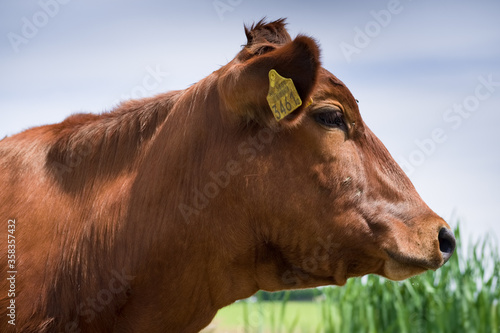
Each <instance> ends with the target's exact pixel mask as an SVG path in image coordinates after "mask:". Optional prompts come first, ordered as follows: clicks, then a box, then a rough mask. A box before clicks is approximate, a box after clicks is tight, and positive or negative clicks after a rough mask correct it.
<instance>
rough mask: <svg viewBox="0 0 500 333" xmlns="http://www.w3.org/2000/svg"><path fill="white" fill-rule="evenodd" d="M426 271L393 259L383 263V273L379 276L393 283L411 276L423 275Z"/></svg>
mask: <svg viewBox="0 0 500 333" xmlns="http://www.w3.org/2000/svg"><path fill="white" fill-rule="evenodd" d="M427 270H428V268H423V267H421V266H413V265H408V264H402V263H400V262H398V261H396V260H394V259H388V260H387V261H386V262H385V263H384V267H383V272H381V274H380V275H382V276H384V277H386V278H388V279H390V280H393V281H401V280H404V279H408V278H410V277H412V276H415V275H418V274H421V273H424V272H425V271H427Z"/></svg>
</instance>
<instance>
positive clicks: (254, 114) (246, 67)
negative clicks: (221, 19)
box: [218, 35, 321, 128]
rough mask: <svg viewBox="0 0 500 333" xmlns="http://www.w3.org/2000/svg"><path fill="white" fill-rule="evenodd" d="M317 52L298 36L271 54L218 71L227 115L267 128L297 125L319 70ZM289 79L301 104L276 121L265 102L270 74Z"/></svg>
mask: <svg viewBox="0 0 500 333" xmlns="http://www.w3.org/2000/svg"><path fill="white" fill-rule="evenodd" d="M319 57H320V51H319V47H318V45H317V43H316V42H315V41H314V39H312V38H310V37H307V36H302V35H299V36H297V37H296V38H295V39H294V40H293V41H291V42H289V43H286V44H285V45H283V46H280V47H278V48H276V49H274V50H272V51H270V52H267V53H265V54H262V55H259V56H255V57H252V58H250V59H248V60H247V61H244V62H231V63H229V64H228V65H227V68H223V69H222V70H221V76H220V79H219V84H218V90H219V94H220V97H221V102H222V105H223V106H224V107H225V109H226V111H227V112H229V113H230V114H234V115H236V116H237V117H239V118H240V119H243V120H245V121H247V122H256V123H258V124H260V125H262V126H267V127H274V128H277V127H281V126H282V125H290V124H292V123H297V122H298V121H299V119H300V118H301V115H302V114H303V110H304V109H305V108H306V107H307V104H308V102H309V101H310V99H311V93H312V91H313V88H314V86H315V84H316V81H317V76H318V72H319V69H320V66H321V64H320V60H319ZM273 69H274V70H275V71H276V72H277V73H278V74H279V75H280V76H282V77H284V78H289V79H291V80H292V82H293V85H294V86H295V88H296V90H297V93H298V95H299V97H300V99H301V100H302V105H301V106H300V107H299V108H297V109H296V110H294V111H293V112H292V113H290V114H289V115H287V116H286V117H284V118H283V119H281V120H280V121H279V125H278V121H277V120H276V119H275V117H274V114H273V111H272V110H271V107H270V105H269V103H268V100H267V95H268V92H269V86H270V83H269V72H270V71H271V70H273Z"/></svg>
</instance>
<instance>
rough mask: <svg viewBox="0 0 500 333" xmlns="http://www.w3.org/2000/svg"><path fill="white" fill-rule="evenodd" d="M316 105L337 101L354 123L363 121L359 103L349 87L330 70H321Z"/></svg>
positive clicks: (315, 96)
mask: <svg viewBox="0 0 500 333" xmlns="http://www.w3.org/2000/svg"><path fill="white" fill-rule="evenodd" d="M313 100H314V102H315V103H321V102H327V103H328V102H330V101H335V102H336V104H340V105H341V106H342V109H343V111H344V113H345V116H346V117H347V118H348V119H349V121H352V122H358V121H360V120H361V115H360V113H359V109H358V103H357V102H356V99H355V98H354V96H353V95H352V93H351V91H350V90H349V89H348V88H347V86H346V85H345V84H344V83H343V82H342V81H341V80H339V79H338V78H337V77H336V76H335V75H333V74H332V73H330V72H329V71H328V70H326V69H324V68H321V70H320V71H319V75H318V81H317V85H316V87H315V90H314V92H313Z"/></svg>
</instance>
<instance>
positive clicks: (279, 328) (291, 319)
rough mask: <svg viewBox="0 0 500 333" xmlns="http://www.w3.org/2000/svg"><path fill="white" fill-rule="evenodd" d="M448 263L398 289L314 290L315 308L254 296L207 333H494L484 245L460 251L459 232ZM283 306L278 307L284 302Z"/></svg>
mask: <svg viewBox="0 0 500 333" xmlns="http://www.w3.org/2000/svg"><path fill="white" fill-rule="evenodd" d="M455 234H456V236H457V240H458V247H457V250H456V252H457V253H455V254H454V255H453V257H452V259H451V260H450V261H449V262H448V263H447V264H446V265H445V266H443V267H442V268H441V269H439V270H437V271H436V272H432V271H430V272H427V273H425V274H422V275H420V276H417V277H414V278H411V279H409V280H406V281H402V282H392V281H389V280H386V279H384V278H381V277H378V276H374V275H369V276H367V277H364V278H357V279H350V280H349V281H348V282H347V284H346V285H345V286H343V287H327V288H321V289H317V290H316V291H315V292H314V295H316V297H315V300H314V301H309V302H304V301H301V302H297V301H289V300H287V299H288V298H289V297H291V298H293V295H294V294H293V292H292V293H290V292H287V293H285V294H283V293H281V294H279V295H278V294H275V295H274V296H279V297H280V299H281V300H280V301H264V300H263V299H268V298H271V299H273V297H274V296H273V295H272V294H271V296H269V294H267V297H264V296H266V294H263V293H262V292H260V293H259V294H258V297H257V298H256V297H253V298H251V299H250V300H244V301H240V302H237V303H235V304H233V305H230V306H228V307H226V308H223V309H221V310H220V311H219V313H218V314H217V316H216V318H215V319H214V321H213V322H212V325H211V326H210V328H209V329H208V330H206V332H216V333H221V332H231V333H235V332H242V333H250V332H251V333H253V332H261V333H274V332H283V333H285V332H286V333H292V332H296V333H299V332H328V333H344V332H345V333H347V332H370V333H371V332H373V333H375V332H384V333H392V332H394V333H405V332H408V333H413V332H422V333H424V332H436V333H441V332H442V333H456V332H467V333H469V332H480V333H482V332H484V333H500V304H499V301H500V257H499V253H498V247H497V242H496V241H495V240H492V239H490V238H488V237H486V238H484V239H482V240H481V241H478V242H476V243H475V244H473V245H472V246H470V247H469V249H468V251H466V252H465V251H464V250H463V248H462V247H461V246H460V244H461V243H460V232H459V229H458V228H457V229H456V230H455ZM283 298H284V299H283Z"/></svg>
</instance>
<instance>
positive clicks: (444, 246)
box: [438, 228, 455, 262]
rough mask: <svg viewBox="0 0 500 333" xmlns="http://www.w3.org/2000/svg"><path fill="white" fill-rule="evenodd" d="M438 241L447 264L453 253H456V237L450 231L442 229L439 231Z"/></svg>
mask: <svg viewBox="0 0 500 333" xmlns="http://www.w3.org/2000/svg"><path fill="white" fill-rule="evenodd" d="M438 240H439V250H440V251H441V254H442V255H443V259H444V262H447V261H448V260H449V259H450V258H451V255H452V254H453V251H455V236H453V233H452V232H451V230H450V229H448V228H441V230H439V235H438Z"/></svg>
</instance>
